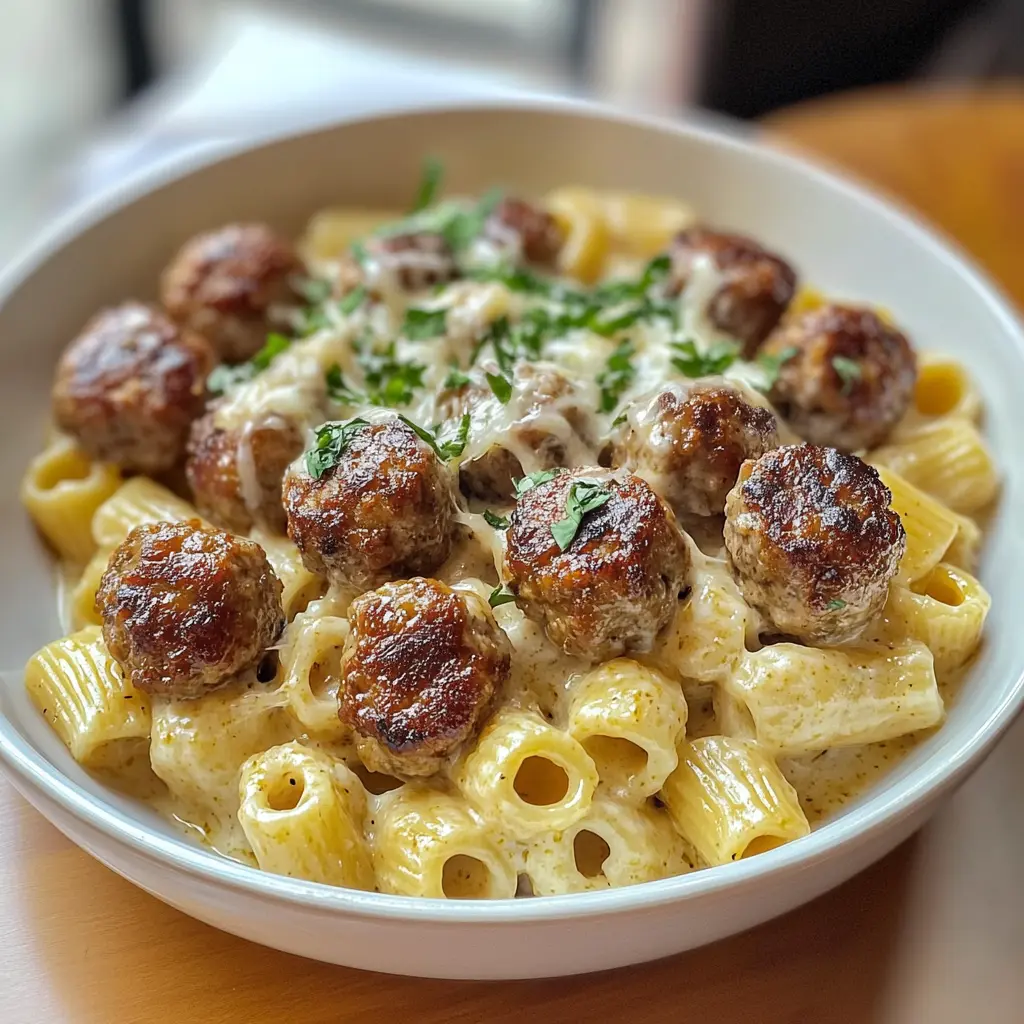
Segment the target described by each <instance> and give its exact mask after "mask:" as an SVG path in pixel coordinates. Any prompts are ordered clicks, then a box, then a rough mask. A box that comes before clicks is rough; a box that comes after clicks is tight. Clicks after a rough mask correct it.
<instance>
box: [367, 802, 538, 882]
mask: <svg viewBox="0 0 1024 1024" xmlns="http://www.w3.org/2000/svg"><path fill="white" fill-rule="evenodd" d="M370 832H371V835H372V837H373V838H372V843H373V860H374V864H375V865H376V869H377V880H378V883H379V885H380V887H381V890H382V891H383V892H392V893H398V894H400V895H404V896H431V897H434V898H436V899H501V898H508V897H511V896H514V895H515V893H516V886H517V881H518V880H517V874H516V867H515V861H514V859H513V846H512V843H511V842H510V841H509V840H508V839H507V838H506V837H505V836H504V835H503V834H502V830H501V829H500V827H499V828H495V827H493V826H488V825H487V823H486V822H485V820H484V819H483V818H482V817H481V816H480V814H479V813H477V812H476V811H474V810H473V809H472V808H470V807H467V806H466V804H465V803H464V802H463V801H462V800H459V799H458V798H457V797H455V796H453V795H451V794H449V793H444V792H442V791H439V790H436V789H431V788H429V787H426V786H415V785H410V786H403V787H402V788H401V789H398V790H395V791H393V792H391V793H386V794H384V796H382V797H381V798H380V800H379V801H378V802H377V806H376V808H375V809H374V811H373V815H372V820H371V822H370Z"/></svg>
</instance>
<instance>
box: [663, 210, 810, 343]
mask: <svg viewBox="0 0 1024 1024" xmlns="http://www.w3.org/2000/svg"><path fill="white" fill-rule="evenodd" d="M669 254H670V255H671V257H672V282H671V288H672V290H673V291H676V292H679V291H682V289H683V288H685V287H686V285H687V283H688V281H689V279H690V274H691V272H692V270H693V264H694V261H695V260H696V259H697V258H698V257H699V256H710V257H711V259H712V260H713V262H714V264H715V266H716V267H717V268H718V271H719V273H720V274H721V275H722V277H723V278H724V283H723V284H722V286H721V287H720V288H719V289H718V291H717V292H716V293H715V295H714V296H713V297H712V299H711V302H710V305H709V308H708V312H709V315H710V318H711V322H712V323H713V324H714V325H715V326H716V327H718V328H719V329H720V330H722V331H725V333H726V334H729V335H731V336H732V337H734V338H736V339H737V340H739V341H741V342H742V343H743V349H744V355H745V356H746V357H748V358H749V357H750V356H751V355H753V353H754V352H755V351H756V350H757V347H758V346H759V345H760V344H761V342H762V341H764V339H765V338H767V337H768V335H769V334H770V333H771V331H772V329H773V328H774V327H775V325H776V324H777V323H778V322H779V319H780V318H781V317H782V314H783V313H784V312H785V311H786V307H787V306H788V305H789V303H790V302H791V301H792V298H793V295H794V293H795V292H796V271H794V270H793V268H792V267H791V266H790V265H789V264H788V263H787V262H786V261H785V260H784V259H783V258H782V257H781V256H778V255H776V254H775V253H773V252H769V251H768V250H767V249H765V248H763V247H762V246H761V245H760V244H759V243H758V242H755V241H754V240H753V239H750V238H745V237H744V236H743V235H732V234H727V233H725V232H721V231H712V230H711V229H710V228H707V227H692V228H687V229H686V230H685V231H682V232H680V233H679V234H678V235H677V236H676V238H675V240H674V241H673V243H672V246H671V248H670V250H669Z"/></svg>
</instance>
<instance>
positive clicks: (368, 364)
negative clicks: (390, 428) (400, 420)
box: [357, 340, 427, 408]
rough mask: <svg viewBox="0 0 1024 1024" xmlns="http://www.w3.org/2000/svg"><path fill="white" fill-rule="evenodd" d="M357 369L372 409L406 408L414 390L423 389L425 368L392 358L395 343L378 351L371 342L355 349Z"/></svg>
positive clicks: (368, 341)
mask: <svg viewBox="0 0 1024 1024" xmlns="http://www.w3.org/2000/svg"><path fill="white" fill-rule="evenodd" d="M357 351H358V355H357V360H358V362H359V368H360V369H361V370H362V371H363V376H364V378H365V379H366V386H367V396H366V397H367V400H368V401H369V402H371V403H372V404H373V405H383V406H387V407H389V408H395V407H397V406H402V405H408V404H409V403H410V402H411V401H412V399H413V393H414V392H415V391H416V389H417V388H421V387H423V374H424V373H425V372H426V369H427V368H426V367H425V366H423V365H422V364H421V363H416V362H412V361H409V362H402V361H401V360H399V359H397V358H396V357H395V343H394V342H391V343H390V344H389V345H388V346H387V348H385V349H384V350H383V351H377V350H375V349H374V348H373V346H372V341H370V340H365V341H363V342H362V343H361V345H359V346H357Z"/></svg>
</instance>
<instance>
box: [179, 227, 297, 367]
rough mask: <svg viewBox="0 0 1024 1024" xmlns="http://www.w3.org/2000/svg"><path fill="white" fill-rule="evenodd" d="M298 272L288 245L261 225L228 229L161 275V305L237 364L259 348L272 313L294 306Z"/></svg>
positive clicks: (192, 243)
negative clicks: (294, 285)
mask: <svg viewBox="0 0 1024 1024" xmlns="http://www.w3.org/2000/svg"><path fill="white" fill-rule="evenodd" d="M302 270H303V267H302V261H301V260H300V259H299V257H298V255H297V253H296V252H295V250H294V249H293V248H292V246H291V244H290V243H289V242H288V241H287V240H286V239H284V238H280V237H279V236H278V235H276V234H275V233H274V232H273V231H272V230H271V229H270V228H269V227H267V226H266V225H265V224H229V225H228V226H226V227H223V228H219V229H218V230H217V231H211V232H209V233H207V234H202V235H197V236H196V237H195V238H192V239H190V240H189V241H188V242H186V243H185V245H184V246H183V247H182V248H181V249H180V250H179V252H178V254H177V255H176V256H175V257H174V259H173V260H172V261H171V263H170V265H169V266H168V267H167V269H166V270H165V271H164V274H163V278H162V280H161V283H160V299H161V301H162V302H163V304H164V306H165V307H166V309H167V312H168V313H170V314H171V316H172V317H174V319H175V320H177V321H178V322H179V323H182V324H185V325H187V326H188V327H191V328H192V329H193V330H194V331H198V332H199V333H200V334H202V335H204V336H205V337H206V338H208V339H209V340H210V343H211V344H212V345H213V347H214V348H215V349H216V350H217V351H218V352H219V353H220V357H221V358H222V359H223V360H225V361H226V362H229V363H238V362H242V361H243V360H245V359H249V358H250V357H251V356H252V355H254V354H255V353H256V352H258V351H259V350H260V349H261V348H262V347H263V345H264V343H265V342H266V340H267V332H268V331H269V330H272V329H273V328H274V326H275V321H274V318H273V312H274V307H275V306H278V307H280V306H288V305H295V304H296V303H297V302H298V301H299V300H298V299H297V297H296V295H295V292H294V291H293V290H292V284H291V282H292V280H293V279H294V276H295V275H296V274H301V273H302Z"/></svg>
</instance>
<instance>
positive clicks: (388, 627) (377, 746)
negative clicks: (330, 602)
mask: <svg viewBox="0 0 1024 1024" xmlns="http://www.w3.org/2000/svg"><path fill="white" fill-rule="evenodd" d="M349 623H350V624H351V627H352V628H351V632H350V633H349V637H348V641H347V642H346V644H345V652H344V655H343V657H342V666H341V672H342V686H341V690H340V692H339V695H338V700H339V702H340V709H339V716H340V718H341V720H342V722H344V723H345V724H346V725H348V726H350V727H351V728H352V729H353V730H355V733H356V743H357V749H358V751H359V757H360V758H361V759H362V761H363V764H365V765H366V767H367V768H369V769H370V770H371V771H376V772H388V773H391V774H399V775H431V774H433V773H434V772H436V771H437V770H438V769H439V768H441V767H442V765H443V764H444V762H445V761H446V760H448V759H449V758H451V757H452V756H453V755H454V754H455V753H456V751H457V750H458V749H459V747H460V746H461V745H462V744H464V743H465V742H466V741H467V740H468V739H470V738H471V737H473V736H475V735H476V733H477V732H479V730H480V727H481V726H482V725H483V723H484V721H485V719H486V718H487V716H488V714H489V713H490V711H491V709H492V708H493V707H494V704H495V701H496V698H497V697H498V696H499V695H500V693H501V690H502V688H503V687H504V684H505V680H506V679H507V678H508V673H509V664H510V647H509V642H508V638H507V637H506V636H505V634H504V633H503V632H502V631H501V630H500V629H499V628H498V626H497V624H496V623H495V621H494V617H493V616H492V615H491V610H490V608H488V607H487V604H486V602H485V601H483V600H482V599H481V598H479V597H478V596H477V595H476V594H474V593H469V592H467V593H463V592H459V591H455V590H452V589H451V588H450V587H448V586H446V585H445V584H444V583H440V582H439V581H437V580H430V579H422V578H417V579H411V580H403V581H402V582H400V583H386V584H384V586H382V587H381V588H380V589H379V590H371V591H369V592H367V593H365V594H363V595H362V596H361V597H358V598H356V600H355V601H353V602H352V605H351V607H350V609H349Z"/></svg>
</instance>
